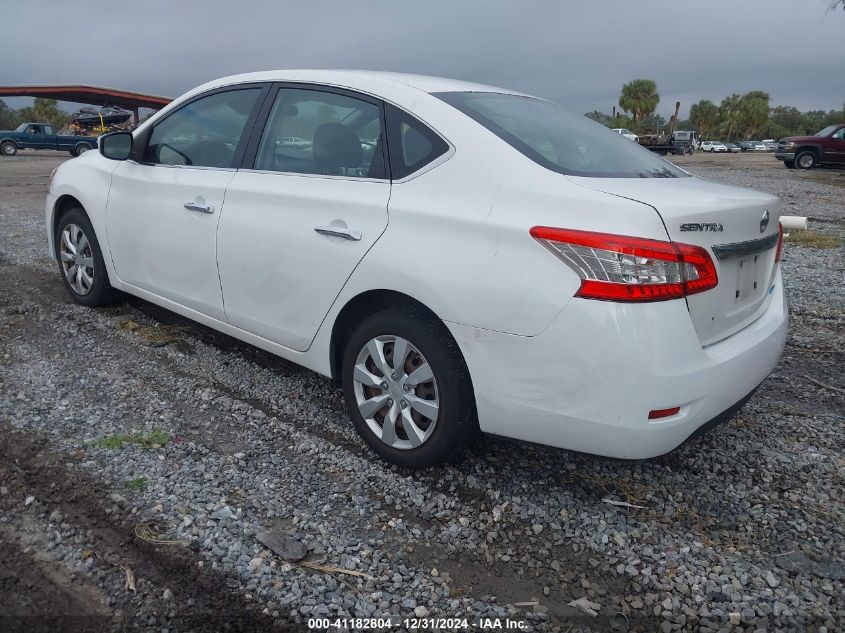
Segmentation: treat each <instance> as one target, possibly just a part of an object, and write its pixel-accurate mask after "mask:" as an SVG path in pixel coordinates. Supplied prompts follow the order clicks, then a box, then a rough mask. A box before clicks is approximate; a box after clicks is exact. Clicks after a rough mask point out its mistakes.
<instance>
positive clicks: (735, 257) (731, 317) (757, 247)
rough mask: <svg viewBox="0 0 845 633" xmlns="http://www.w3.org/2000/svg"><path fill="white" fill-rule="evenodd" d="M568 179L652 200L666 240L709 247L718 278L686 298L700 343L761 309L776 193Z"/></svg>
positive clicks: (680, 182) (664, 181)
mask: <svg viewBox="0 0 845 633" xmlns="http://www.w3.org/2000/svg"><path fill="white" fill-rule="evenodd" d="M568 178H569V179H570V180H572V181H573V182H574V183H576V184H578V185H580V186H582V187H587V188H588V189H594V190H597V191H602V192H605V193H609V194H612V195H616V196H621V197H623V198H628V199H630V200H636V201H638V202H642V203H643V204H646V205H649V206H651V207H652V208H653V209H654V210H655V211H657V213H658V214H659V215H660V217H661V219H662V220H663V224H664V225H665V227H666V232H667V234H668V236H669V238H670V239H671V240H672V241H674V242H681V243H684V244H694V245H696V246H702V247H704V248H705V249H707V251H708V253H709V254H710V255H711V257H712V258H713V263H714V264H715V266H716V271H717V273H718V277H719V283H718V285H717V286H716V287H715V288H713V289H711V290H707V291H705V292H701V293H698V294H693V295H690V296H688V297H687V306H688V307H689V313H690V317H691V318H692V322H693V325H694V327H695V331H696V333H697V334H698V338H699V341H700V342H701V345H702V346H705V345H711V344H713V343H716V342H718V341H720V340H722V339H725V338H727V337H729V336H731V335H732V334H735V333H736V332H738V331H739V330H741V329H743V328H744V327H746V326H748V325H749V324H751V323H753V322H754V321H755V320H756V319H757V318H758V317H759V316H760V315H761V314H762V313H763V312H765V310H766V308H767V307H768V304H769V301H770V292H769V290H770V288H771V286H772V281H773V278H774V269H775V250H776V246H777V236H778V223H779V219H780V201H779V200H778V198H776V197H775V196H772V195H769V194H765V193H761V192H759V191H754V190H752V189H742V188H739V187H731V186H728V185H721V184H717V183H713V182H709V181H706V180H702V179H700V178H697V177H690V178H583V177H572V176H569V177H568Z"/></svg>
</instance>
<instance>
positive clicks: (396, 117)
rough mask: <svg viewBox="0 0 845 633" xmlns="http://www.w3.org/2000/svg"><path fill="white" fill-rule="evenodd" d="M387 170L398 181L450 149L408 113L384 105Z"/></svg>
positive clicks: (435, 134) (436, 135) (434, 133)
mask: <svg viewBox="0 0 845 633" xmlns="http://www.w3.org/2000/svg"><path fill="white" fill-rule="evenodd" d="M385 109H386V112H387V135H388V138H389V148H390V173H391V176H392V177H393V180H401V179H402V178H405V177H406V176H410V175H411V174H413V173H414V172H416V171H419V170H420V169H422V168H423V167H425V166H426V165H428V164H430V163H432V162H433V161H435V160H437V159H438V158H439V157H440V156H442V155H443V154H445V153H446V152H448V151H449V144H448V143H447V142H446V141H444V140H443V139H442V138H440V136H439V135H438V134H437V133H436V132H434V131H433V130H432V129H431V128H429V127H428V126H426V125H425V124H424V123H422V122H420V121H419V120H417V119H415V118H414V117H412V116H411V115H410V114H408V113H407V112H403V111H402V110H400V109H399V108H397V107H395V106H392V105H390V104H387V105H386V106H385Z"/></svg>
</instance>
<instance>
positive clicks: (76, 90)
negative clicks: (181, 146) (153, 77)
mask: <svg viewBox="0 0 845 633" xmlns="http://www.w3.org/2000/svg"><path fill="white" fill-rule="evenodd" d="M3 97H42V98H44V99H57V100H59V101H72V102H74V103H87V104H90V105H96V106H106V105H110V106H117V107H120V108H123V109H125V110H131V111H132V114H133V116H134V119H135V123H138V109H139V108H150V109H152V110H159V109H161V108H163V107H164V106H166V105H167V104H168V103H170V102H171V101H172V99H171V98H170V97H160V96H158V95H148V94H142V93H140V92H129V91H128V90H116V89H114V88H100V87H98V86H0V98H3Z"/></svg>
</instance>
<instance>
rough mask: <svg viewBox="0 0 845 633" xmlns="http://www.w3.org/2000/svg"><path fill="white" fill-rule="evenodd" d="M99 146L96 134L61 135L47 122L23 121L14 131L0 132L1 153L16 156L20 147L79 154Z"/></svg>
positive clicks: (72, 154) (73, 154)
mask: <svg viewBox="0 0 845 633" xmlns="http://www.w3.org/2000/svg"><path fill="white" fill-rule="evenodd" d="M96 148H97V138H96V137H95V136H60V135H58V134H56V132H55V130H54V128H53V126H52V125H48V124H46V123H21V124H20V125H19V126H18V127H17V129H15V131H14V132H0V154H2V155H3V156H14V155H15V154H17V153H18V150H19V149H57V150H66V151H68V152H70V154H71V156H79V155H80V154H81V153H83V152H87V151H88V150H89V149H96Z"/></svg>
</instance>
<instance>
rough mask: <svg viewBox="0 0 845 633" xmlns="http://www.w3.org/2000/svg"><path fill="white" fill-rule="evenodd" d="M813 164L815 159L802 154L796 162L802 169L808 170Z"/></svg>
mask: <svg viewBox="0 0 845 633" xmlns="http://www.w3.org/2000/svg"><path fill="white" fill-rule="evenodd" d="M814 162H815V159H814V158H813V157H812V156H811V155H810V154H804V155H803V156H801V158H800V160H799V161H798V164H799V165H801V167H803V168H804V169H809V168H810V167H812V166H813V163H814Z"/></svg>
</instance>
